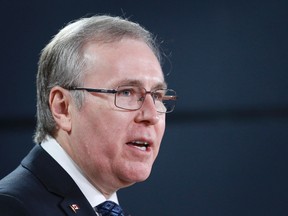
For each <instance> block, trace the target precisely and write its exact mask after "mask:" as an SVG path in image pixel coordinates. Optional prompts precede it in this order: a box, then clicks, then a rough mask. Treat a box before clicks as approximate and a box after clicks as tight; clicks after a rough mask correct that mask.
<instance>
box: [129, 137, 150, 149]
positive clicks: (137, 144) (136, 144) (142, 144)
mask: <svg viewBox="0 0 288 216" xmlns="http://www.w3.org/2000/svg"><path fill="white" fill-rule="evenodd" d="M127 145H129V146H133V147H135V148H137V149H139V150H141V151H147V150H148V149H149V147H150V143H149V142H146V141H140V140H134V141H131V142H128V143H127Z"/></svg>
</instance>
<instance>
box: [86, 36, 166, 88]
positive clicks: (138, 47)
mask: <svg viewBox="0 0 288 216" xmlns="http://www.w3.org/2000/svg"><path fill="white" fill-rule="evenodd" d="M84 58H85V60H86V62H87V71H86V75H85V81H84V83H85V85H92V86H91V87H93V86H94V87H96V86H97V87H106V88H107V87H117V86H119V85H123V84H137V85H141V86H143V87H154V86H156V85H157V86H158V85H162V86H165V85H166V84H165V81H164V76H163V72H162V68H161V66H160V63H159V61H158V59H157V57H156V56H155V54H154V53H153V51H152V50H151V49H150V47H149V46H148V45H147V44H146V43H144V42H142V41H139V40H134V39H122V40H120V41H117V42H113V43H109V44H108V43H107V44H101V45H99V44H96V43H89V44H87V45H86V47H85V49H84Z"/></svg>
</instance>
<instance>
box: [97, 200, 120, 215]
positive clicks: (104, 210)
mask: <svg viewBox="0 0 288 216" xmlns="http://www.w3.org/2000/svg"><path fill="white" fill-rule="evenodd" d="M95 210H96V212H97V213H99V214H100V215H101V216H124V212H123V210H122V208H121V207H120V206H119V205H117V204H116V203H114V202H112V201H105V202H103V203H101V204H99V205H98V206H96V208H95Z"/></svg>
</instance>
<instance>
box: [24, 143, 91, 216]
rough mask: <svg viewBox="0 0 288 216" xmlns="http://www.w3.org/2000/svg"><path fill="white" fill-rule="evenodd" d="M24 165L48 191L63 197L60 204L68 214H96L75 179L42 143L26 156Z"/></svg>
mask: <svg viewBox="0 0 288 216" xmlns="http://www.w3.org/2000/svg"><path fill="white" fill-rule="evenodd" d="M22 166H24V167H26V168H27V169H29V170H30V171H31V172H32V173H33V174H34V175H35V176H36V177H37V178H38V179H39V180H40V181H41V182H42V183H43V184H44V185H45V187H46V188H47V190H48V191H50V192H51V193H54V194H57V195H59V196H61V197H63V200H62V202H61V203H60V206H61V208H62V210H63V211H65V213H66V214H67V215H68V216H72V215H73V216H76V215H77V216H95V215H96V213H95V211H94V209H93V208H92V207H91V205H90V203H89V202H88V200H87V199H86V197H85V196H84V195H83V193H82V192H81V191H80V189H79V188H78V186H77V185H76V183H75V182H74V181H73V179H72V178H71V177H70V176H69V175H68V173H67V172H66V171H65V170H64V169H63V168H62V167H61V166H60V165H59V164H58V163H57V162H56V161H55V160H54V159H53V158H52V157H51V156H50V155H49V154H48V153H47V152H46V151H45V150H44V149H43V148H42V147H41V146H40V145H36V146H35V147H34V148H33V149H32V150H31V152H30V153H29V154H28V156H27V157H26V158H24V160H23V161H22Z"/></svg>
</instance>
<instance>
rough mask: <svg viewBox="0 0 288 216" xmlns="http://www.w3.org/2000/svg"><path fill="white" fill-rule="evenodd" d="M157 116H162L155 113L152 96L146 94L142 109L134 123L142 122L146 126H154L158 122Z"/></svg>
mask: <svg viewBox="0 0 288 216" xmlns="http://www.w3.org/2000/svg"><path fill="white" fill-rule="evenodd" d="M159 115H163V114H160V113H158V112H157V110H156V107H155V103H154V99H153V97H152V95H151V94H147V95H146V97H145V99H144V101H143V104H142V107H141V108H140V109H139V110H138V114H137V116H136V117H135V121H136V122H138V123H139V122H144V123H145V124H148V125H155V124H157V123H158V122H159ZM164 115H165V114H164Z"/></svg>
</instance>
